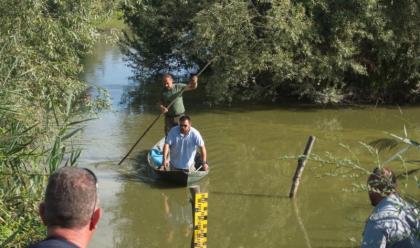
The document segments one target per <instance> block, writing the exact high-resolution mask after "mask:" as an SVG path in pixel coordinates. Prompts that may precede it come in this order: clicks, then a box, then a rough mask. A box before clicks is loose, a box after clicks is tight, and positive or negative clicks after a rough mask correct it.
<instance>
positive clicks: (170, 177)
mask: <svg viewBox="0 0 420 248" xmlns="http://www.w3.org/2000/svg"><path fill="white" fill-rule="evenodd" d="M164 142H165V138H162V139H161V140H159V142H158V143H156V144H155V145H154V146H153V147H152V149H151V150H150V151H149V152H148V153H147V162H148V164H149V166H150V168H151V169H152V170H153V171H154V172H155V173H156V174H157V175H158V176H159V177H160V178H161V179H163V180H165V181H168V182H171V183H175V184H178V185H183V186H186V185H190V184H193V183H195V182H198V181H199V180H201V179H203V178H204V177H205V176H207V174H208V173H209V171H202V170H200V169H201V168H199V170H196V171H189V172H187V171H181V170H179V171H175V170H171V171H161V170H159V168H160V166H161V164H162V157H163V156H162V154H163V145H164ZM197 155H198V153H197ZM200 160H201V158H200V156H196V163H197V164H199V161H200Z"/></svg>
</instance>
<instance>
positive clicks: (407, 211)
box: [361, 168, 420, 248]
mask: <svg viewBox="0 0 420 248" xmlns="http://www.w3.org/2000/svg"><path fill="white" fill-rule="evenodd" d="M396 181H397V180H396V176H395V174H394V173H393V172H392V171H391V170H390V169H388V168H375V169H374V171H373V173H372V174H371V175H370V176H369V179H368V189H369V198H370V201H371V203H372V205H373V206H375V208H374V210H373V211H372V214H371V215H370V216H369V218H368V220H367V222H366V225H365V230H364V232H363V241H362V245H361V247H362V248H374V247H378V248H391V247H392V248H420V221H419V218H420V215H419V211H418V209H416V208H415V207H414V206H413V205H411V204H410V203H408V202H406V201H405V200H404V199H402V198H401V197H400V196H399V195H398V194H397V191H396V187H397V182H396Z"/></svg>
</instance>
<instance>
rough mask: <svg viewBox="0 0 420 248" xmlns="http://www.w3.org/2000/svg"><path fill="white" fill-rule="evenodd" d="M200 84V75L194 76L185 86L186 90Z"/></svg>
mask: <svg viewBox="0 0 420 248" xmlns="http://www.w3.org/2000/svg"><path fill="white" fill-rule="evenodd" d="M197 85H198V77H197V76H192V77H191V81H190V83H189V84H188V85H187V86H186V87H185V91H190V90H195V89H197Z"/></svg>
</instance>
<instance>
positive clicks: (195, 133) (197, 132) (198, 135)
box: [191, 127, 202, 138]
mask: <svg viewBox="0 0 420 248" xmlns="http://www.w3.org/2000/svg"><path fill="white" fill-rule="evenodd" d="M191 132H192V133H193V134H194V136H196V137H200V138H202V137H201V133H200V131H198V130H197V129H196V128H194V127H191Z"/></svg>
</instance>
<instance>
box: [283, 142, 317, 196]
mask: <svg viewBox="0 0 420 248" xmlns="http://www.w3.org/2000/svg"><path fill="white" fill-rule="evenodd" d="M314 142H315V136H309V138H308V142H307V143H306V146H305V150H304V151H303V156H301V157H300V158H299V160H298V165H297V166H296V171H295V175H294V176H293V182H292V187H291V188H290V192H289V198H293V197H294V196H295V195H296V193H297V190H298V188H299V183H300V178H301V176H302V172H303V169H304V168H305V164H306V159H307V158H308V157H309V155H310V154H311V151H312V146H313V144H314Z"/></svg>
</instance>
